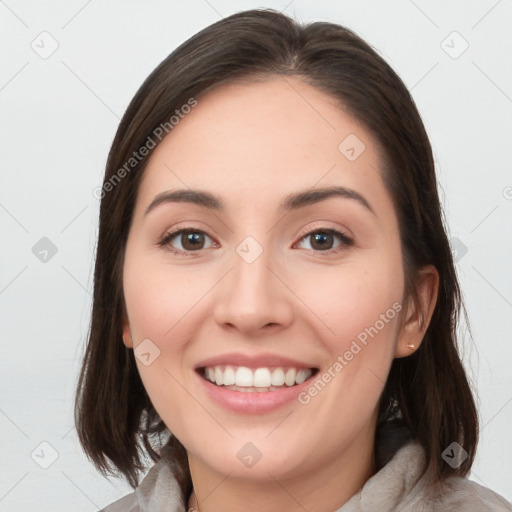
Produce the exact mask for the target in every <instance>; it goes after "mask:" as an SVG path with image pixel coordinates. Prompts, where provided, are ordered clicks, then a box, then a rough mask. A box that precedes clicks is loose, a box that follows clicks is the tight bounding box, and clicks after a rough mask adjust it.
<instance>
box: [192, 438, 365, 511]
mask: <svg viewBox="0 0 512 512" xmlns="http://www.w3.org/2000/svg"><path fill="white" fill-rule="evenodd" d="M373 439H374V436H373V434H372V435H371V436H370V437H368V433H365V434H363V433H361V435H359V436H358V438H357V439H355V440H354V441H353V442H352V443H351V444H350V446H349V447H348V448H347V449H346V450H345V451H344V452H343V454H341V456H338V457H336V458H331V459H329V460H323V461H321V463H319V464H318V466H317V467H316V468H315V469H314V470H308V471H307V472H304V473H303V474H300V473H296V474H295V475H294V476H293V477H290V478H286V479H285V478H283V479H281V478H276V477H274V476H272V475H271V473H270V472H268V475H269V478H267V479H265V480H257V481H253V480H247V479H242V478H237V477H233V476H232V475H231V473H228V474H227V475H225V474H221V473H218V472H217V471H215V470H214V469H213V468H211V467H210V466H207V465H206V464H204V462H203V461H202V460H200V459H198V458H196V457H194V456H193V455H191V454H189V455H188V457H189V465H190V472H191V476H192V481H193V484H194V492H193V493H192V495H191V497H190V500H189V504H188V510H189V511H191V512H194V511H197V512H213V511H218V510H222V511H223V512H237V511H240V510H244V511H245V512H253V511H254V512H255V511H258V512H265V511H270V510H281V511H286V512H303V511H304V510H308V512H320V511H322V512H325V511H332V512H335V511H337V510H338V509H339V508H340V507H342V506H343V504H345V503H346V502H347V501H348V500H349V499H350V498H351V497H352V496H354V494H356V493H357V492H358V491H359V490H360V489H361V488H362V487H363V485H364V484H365V482H366V481H367V480H368V479H369V478H370V477H371V476H372V475H373V474H374V472H375V466H374V458H373V453H374V442H373ZM230 475H231V476H230Z"/></svg>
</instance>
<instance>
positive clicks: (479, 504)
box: [411, 477, 512, 512]
mask: <svg viewBox="0 0 512 512" xmlns="http://www.w3.org/2000/svg"><path fill="white" fill-rule="evenodd" d="M420 494H421V495H420V496H418V497H419V500H418V501H417V508H415V509H414V510H418V512H420V511H427V510H428V511H430V510H436V511H437V510H439V511H445V510H463V511H464V512H487V511H492V512H512V504H511V503H510V502H508V501H507V500H506V499H505V498H504V497H503V496H500V495H499V494H498V493H496V492H494V491H492V490H491V489H489V488H487V487H484V486H483V485H480V484H478V483H476V482H474V481H473V480H469V479H467V478H462V477H450V478H447V479H446V480H444V481H443V482H441V483H438V484H435V485H431V486H428V487H426V488H424V490H423V492H422V493H420ZM411 510H413V509H411Z"/></svg>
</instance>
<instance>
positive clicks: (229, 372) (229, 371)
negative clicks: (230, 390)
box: [222, 366, 235, 386]
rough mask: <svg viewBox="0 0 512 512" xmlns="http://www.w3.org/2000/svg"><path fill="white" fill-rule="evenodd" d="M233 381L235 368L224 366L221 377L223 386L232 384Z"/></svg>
mask: <svg viewBox="0 0 512 512" xmlns="http://www.w3.org/2000/svg"><path fill="white" fill-rule="evenodd" d="M234 383H235V370H233V367H232V366H226V368H225V369H224V375H223V378H222V384H224V385H225V386H232V385H233V384H234Z"/></svg>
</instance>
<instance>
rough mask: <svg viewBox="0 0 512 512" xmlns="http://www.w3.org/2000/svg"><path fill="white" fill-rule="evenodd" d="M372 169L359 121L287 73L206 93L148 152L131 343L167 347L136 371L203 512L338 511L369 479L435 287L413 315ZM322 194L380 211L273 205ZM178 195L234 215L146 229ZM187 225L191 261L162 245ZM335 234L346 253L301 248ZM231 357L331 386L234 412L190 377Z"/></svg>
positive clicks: (131, 240) (127, 332)
mask: <svg viewBox="0 0 512 512" xmlns="http://www.w3.org/2000/svg"><path fill="white" fill-rule="evenodd" d="M292 85H293V87H292ZM349 134H355V135H356V136H357V137H358V138H359V139H360V140H361V141H362V142H363V143H364V145H365V150H364V151H363V152H362V153H361V154H360V156H359V157H358V158H356V159H355V160H353V161H350V160H349V159H348V158H347V157H346V156H345V154H343V153H342V152H341V151H340V150H339V149H338V146H339V145H340V143H341V142H342V141H343V140H344V139H345V138H346V137H347V136H348V135H349ZM379 166H380V159H379V152H378V146H377V144H376V143H375V141H374V140H373V139H372V138H371V137H370V135H369V133H368V132H367V131H366V130H365V129H364V128H363V127H362V126H361V125H360V124H359V123H358V122H357V121H356V120H355V119H353V118H352V117H350V116H348V115H347V114H346V113H344V112H343V111H342V109H340V108H339V107H337V106H336V105H335V102H334V100H333V99H332V98H331V97H330V96H327V95H326V94H325V93H323V92H321V91H319V90H317V89H316V88H313V87H312V86H310V85H308V84H305V83H303V82H301V81H299V80H298V79H295V78H293V79H292V78H289V77H287V78H286V80H284V79H283V78H280V77H272V78H270V79H269V80H267V81H264V82H259V83H251V84H248V85H247V84H246V85H241V84H231V85H223V86H221V87H219V88H218V89H215V90H212V91H209V92H208V93H206V94H205V95H204V96H202V97H200V98H198V105H197V106H196V107H195V108H194V109H193V110H192V112H191V113H190V114H188V115H187V116H186V117H185V118H184V119H183V120H181V121H180V123H179V124H178V125H177V126H176V127H175V128H174V129H173V131H172V132H171V133H170V134H169V135H168V136H167V137H166V138H165V139H164V141H163V142H162V143H161V144H160V145H159V146H158V147H157V148H156V149H155V151H154V153H153V155H152V157H151V159H150V161H149V164H148V166H147V168H146V170H145V174H144V177H143V180H142V182H141V185H140V188H139V191H138V196H137V202H136V206H135V211H134V216H133V222H132V225H131V228H130V232H129V237H128V243H127V247H126V254H125V265H124V276H123V283H124V293H125V301H126V308H127V314H128V317H127V319H126V321H125V325H124V336H123V339H124V342H125V344H126V345H127V347H129V348H135V349H137V347H138V346H139V345H140V344H141V343H142V342H143V340H146V339H149V340H151V341H150V342H149V343H151V345H147V346H150V347H153V348H151V350H153V351H154V350H155V348H154V347H158V350H159V351H160V353H159V355H158V357H156V359H154V361H152V363H151V364H149V365H145V364H143V363H142V362H141V360H140V359H139V358H136V362H137V366H138V369H139V372H140V376H141V378H142V381H143V383H144V386H145V388H146V390H147V392H148V394H149V397H150V398H151V401H152V403H153V405H154V406H155V408H156V410H157V412H158V413H159V415H160V416H161V418H162V419H163V420H164V422H165V423H166V425H167V427H168V428H169V429H170V431H171V432H173V433H174V434H175V435H176V436H177V437H178V439H179V440H180V441H181V443H182V444H183V445H184V446H185V447H186V449H187V452H188V455H189V463H190V468H191V474H192V479H193V483H194V489H195V492H196V494H197V496H198V498H199V504H200V510H201V512H208V511H213V510H224V511H226V512H229V511H235V510H246V511H251V510H258V511H260V512H261V511H262V510H287V511H296V510H304V509H306V510H308V511H311V512H315V511H320V510H322V511H325V510H336V509H337V508H338V507H340V506H341V505H342V504H343V503H345V502H346V501H347V500H348V499H349V498H350V497H351V496H352V495H353V494H354V493H356V492H357V491H358V490H359V489H360V488H361V487H362V485H364V483H365V482H366V480H367V479H368V478H369V477H370V476H371V475H372V474H373V473H374V472H375V468H374V466H373V459H372V455H373V449H374V445H373V439H374V432H375V425H376V419H377V404H378V400H379V397H380V394H381V392H382V390H383V387H384V383H385V381H386V378H387V375H388V372H389V369H390V366H391V363H392V361H393V359H394V358H395V357H404V356H408V355H410V354H411V353H412V352H413V350H415V349H417V348H418V347H419V345H420V343H421V340H422V338H423V334H424V332H425V330H426V327H427V325H428V322H429V320H430V316H431V314H432V311H433V308H434V305H435V296H436V294H437V286H438V277H437V273H436V272H435V269H433V268H430V269H427V271H426V272H425V273H424V274H423V277H422V280H421V281H420V282H419V284H418V292H419V295H420V303H419V307H420V309H418V308H417V307H416V306H415V305H414V304H413V303H412V302H410V301H404V297H403V294H404V270H403V265H402V254H401V246H400V236H399V226H398V221H397V216H396V213H395V210H394V206H393V202H392V199H391V196H390V194H389V192H388V191H387V189H386V188H385V186H384V183H383V181H382V178H381V176H380V171H379ZM329 186H339V187H345V188H346V189H350V190H353V191H355V192H357V193H358V194H360V195H361V196H362V197H364V199H365V200H366V201H367V203H368V205H369V206H370V207H371V210H373V211H370V209H369V208H368V207H366V206H364V205H363V204H362V203H361V202H360V201H358V200H356V199H353V198H346V197H339V196H332V197H329V198H328V199H325V200H323V201H321V202H318V203H314V204H310V205H307V206H305V207H302V208H299V209H296V210H291V211H289V212H285V211H283V210H281V209H280V203H281V201H282V200H283V199H284V198H285V197H286V196H287V195H289V194H292V193H296V192H299V191H311V189H320V188H324V187H329ZM175 189H194V190H196V189H200V190H202V191H206V192H210V193H212V194H215V195H217V196H219V198H220V199H221V200H222V202H223V203H224V211H222V212H221V211H216V210H213V209H212V208H206V207H204V206H199V205H196V204H191V203H187V202H174V203H171V202H167V203H162V204H160V205H158V206H156V207H155V208H154V209H152V210H151V211H150V212H149V213H148V214H146V215H145V213H144V212H145V210H146V209H147V208H148V206H149V205H150V204H151V202H152V201H153V199H154V198H155V197H156V196H157V195H158V194H160V193H162V192H165V191H172V190H175ZM184 228H187V229H191V230H195V231H196V232H200V233H204V235H202V238H200V239H199V245H198V246H199V250H196V251H195V255H194V256H190V255H180V254H176V253H173V252H172V251H171V249H172V248H174V249H175V250H181V251H183V250H187V249H188V250H189V251H190V252H192V249H191V247H192V244H190V243H189V244H188V245H187V240H190V238H186V237H185V236H180V235H177V236H175V237H174V239H172V240H171V241H169V242H168V244H167V246H159V244H158V242H159V241H160V240H161V239H162V238H163V237H164V235H166V234H167V233H169V232H170V231H171V230H175V229H184ZM326 228H334V229H336V230H338V231H341V232H342V233H344V234H345V235H346V236H347V237H348V238H349V239H350V240H351V241H352V242H351V243H345V242H344V241H343V239H340V238H339V237H338V236H334V237H332V238H330V237H329V235H327V238H325V239H320V240H319V241H317V240H318V238H315V236H314V235H312V234H310V235H309V236H306V233H308V232H313V233H317V237H318V232H320V233H321V232H322V229H326ZM199 236H201V235H199ZM248 236H250V237H252V238H253V239H254V240H255V241H257V244H259V246H260V247H261V248H262V249H263V252H262V253H261V254H260V255H259V256H258V257H257V258H256V259H255V260H254V261H252V262H251V263H248V262H247V261H246V260H245V259H244V258H242V257H241V256H240V254H241V253H240V254H239V252H237V247H239V245H240V243H241V242H242V241H243V240H244V239H245V238H246V237H248ZM192 242H193V241H192ZM322 242H323V245H322ZM251 243H253V242H251ZM201 247H202V248H201ZM249 247H251V248H250V251H252V254H255V253H254V250H255V249H254V247H257V246H256V245H254V244H253V245H252V246H249ZM322 247H326V248H327V249H328V250H326V251H322ZM326 253H329V254H326ZM393 305H395V306H393ZM400 308H401V312H400V314H396V315H394V314H392V313H391V312H390V311H392V312H395V313H396V312H397V310H398V309H400ZM422 315H423V316H424V318H425V320H426V321H424V322H421V321H420V318H421V316H422ZM383 317H384V318H383ZM399 321H402V325H399ZM370 326H374V327H375V326H377V331H378V332H377V334H374V336H373V337H370V336H367V343H366V345H364V344H363V343H362V342H360V341H359V342H358V346H359V347H360V350H359V351H358V352H357V348H354V347H355V346H354V345H353V342H354V340H358V339H359V340H360V339H361V337H363V338H364V335H361V333H363V332H365V328H369V327H370ZM381 326H382V327H381ZM358 335H359V336H360V338H358ZM131 338H133V345H132V344H131V343H130V339H131ZM145 343H146V344H147V343H148V342H147V341H146V342H145ZM407 344H414V345H415V349H410V348H407ZM351 347H352V348H353V352H357V353H356V354H355V355H353V358H351V360H350V361H348V360H347V358H346V357H345V356H344V354H345V353H346V352H347V351H350V348H351ZM235 352H236V353H242V354H244V355H259V354H262V353H266V354H268V353H270V354H276V355H278V356H287V357H291V358H294V359H296V360H298V361H300V362H304V363H307V364H308V366H310V367H315V368H318V369H319V373H318V374H317V376H322V375H324V374H325V373H326V372H327V373H328V369H329V368H331V376H332V375H333V372H334V375H335V376H334V377H332V378H331V379H330V382H328V383H327V384H326V385H325V386H324V387H323V389H321V391H320V392H318V393H317V394H316V395H315V396H314V397H311V396H310V400H309V402H308V403H301V402H300V401H299V400H292V401H290V402H288V403H286V404H284V405H281V406H280V407H278V408H276V409H274V410H271V411H268V412H263V413H260V414H250V413H244V412H235V411H233V410H230V409H227V408H226V407H224V406H222V405H220V404H219V403H217V402H215V401H214V400H212V398H211V397H210V395H209V394H208V393H206V392H205V386H204V383H203V382H201V377H199V376H198V374H197V373H196V371H195V370H194V368H195V366H196V365H197V364H198V363H199V362H201V361H203V360H205V359H207V358H211V357H214V356H219V355H224V354H232V353H235ZM338 356H340V357H342V358H343V361H344V364H343V366H342V369H341V370H338V371H337V372H336V371H335V370H333V365H334V364H335V363H336V361H340V359H339V358H338ZM338 368H339V366H338ZM326 379H327V378H326ZM313 380H314V378H313ZM303 397H304V395H303ZM305 401H307V400H303V402H305ZM247 443H252V445H249V448H247V447H246V450H249V451H250V452H251V453H253V452H254V453H256V451H255V449H254V447H256V448H257V450H258V451H259V452H260V453H261V458H260V459H259V460H258V461H257V463H256V464H254V465H252V466H251V467H248V466H247V465H246V464H244V463H242V461H241V460H240V458H239V457H238V456H237V454H238V452H239V451H240V449H241V448H242V447H244V446H245V445H246V444H247ZM253 445H254V447H253ZM242 453H245V452H242ZM248 496H250V500H248V499H247V497H248ZM190 505H195V500H191V502H190ZM196 508H197V506H196Z"/></svg>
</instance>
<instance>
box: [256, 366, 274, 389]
mask: <svg viewBox="0 0 512 512" xmlns="http://www.w3.org/2000/svg"><path fill="white" fill-rule="evenodd" d="M252 382H253V386H254V387H257V388H268V387H269V386H270V385H271V384H272V375H270V370H269V369H268V368H258V369H257V370H256V371H255V372H254V376H253V381H252Z"/></svg>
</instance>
